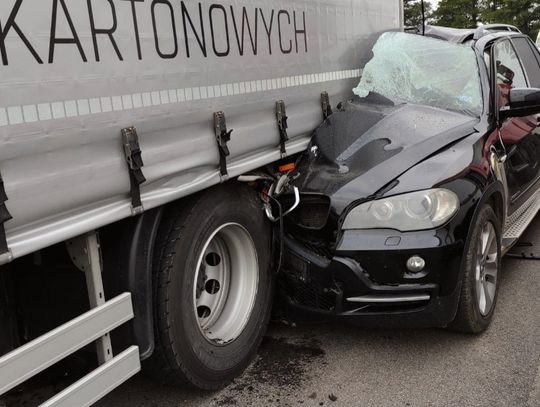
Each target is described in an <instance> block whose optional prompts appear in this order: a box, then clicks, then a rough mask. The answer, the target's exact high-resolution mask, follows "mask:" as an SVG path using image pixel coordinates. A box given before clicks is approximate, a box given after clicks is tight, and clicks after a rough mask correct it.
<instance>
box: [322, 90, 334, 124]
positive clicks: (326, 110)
mask: <svg viewBox="0 0 540 407" xmlns="http://www.w3.org/2000/svg"><path fill="white" fill-rule="evenodd" d="M321 108H322V112H323V117H324V120H326V119H328V117H330V116H332V114H333V112H332V106H331V105H330V97H329V96H328V92H323V93H321Z"/></svg>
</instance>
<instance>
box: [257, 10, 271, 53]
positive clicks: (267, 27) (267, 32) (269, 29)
mask: <svg viewBox="0 0 540 407" xmlns="http://www.w3.org/2000/svg"><path fill="white" fill-rule="evenodd" d="M259 11H260V12H261V13H260V14H261V18H262V21H263V24H264V29H265V31H266V35H267V36H268V52H269V53H270V55H272V26H273V24H274V10H272V14H270V26H268V24H266V19H265V18H264V14H263V11H262V8H260V9H259Z"/></svg>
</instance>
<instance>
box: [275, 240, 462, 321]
mask: <svg viewBox="0 0 540 407" xmlns="http://www.w3.org/2000/svg"><path fill="white" fill-rule="evenodd" d="M285 246H286V253H285V267H284V268H283V272H282V274H281V276H280V290H281V292H282V294H283V295H284V297H285V303H286V313H287V318H288V319H290V320H291V321H293V322H309V321H314V320H321V319H322V320H325V319H335V318H343V319H347V320H349V321H350V322H353V323H355V324H360V325H368V326H382V327H444V326H447V325H448V323H449V322H450V321H452V319H453V318H454V316H455V313H456V309H457V302H458V298H459V284H458V276H459V263H460V261H461V254H460V252H461V249H460V247H459V246H460V245H449V246H444V247H436V248H428V249H425V250H424V251H422V252H420V253H419V251H418V250H388V249H384V250H383V249H381V250H357V251H340V250H337V251H336V253H335V254H334V255H333V256H331V255H329V253H325V252H324V251H323V250H320V249H317V248H316V247H313V246H311V245H310V246H309V247H308V246H307V245H305V244H302V243H300V242H298V241H296V240H294V239H292V238H286V245H285ZM419 254H420V255H422V256H423V257H425V259H426V264H427V271H426V272H425V273H419V274H418V275H416V276H413V277H412V278H411V275H410V273H408V271H407V269H406V263H407V259H408V258H410V257H411V256H414V255H419Z"/></svg>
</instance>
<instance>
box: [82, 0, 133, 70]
mask: <svg viewBox="0 0 540 407" xmlns="http://www.w3.org/2000/svg"><path fill="white" fill-rule="evenodd" d="M86 1H87V4H88V15H89V17H90V30H91V31H92V41H93V42H94V53H95V55H96V61H97V62H99V61H100V59H99V49H98V43H97V36H98V35H106V36H107V37H109V40H110V41H111V44H112V46H113V48H114V50H115V52H116V55H117V56H118V59H119V60H120V61H123V60H124V58H122V54H121V53H120V50H119V49H118V45H117V44H116V41H115V39H114V37H113V34H114V32H115V31H116V28H117V27H118V20H117V18H116V8H115V7H114V3H113V1H112V0H102V1H107V2H108V3H109V5H110V7H111V13H112V18H113V26H112V27H111V28H96V22H95V21H94V12H93V10H92V1H94V0H86Z"/></svg>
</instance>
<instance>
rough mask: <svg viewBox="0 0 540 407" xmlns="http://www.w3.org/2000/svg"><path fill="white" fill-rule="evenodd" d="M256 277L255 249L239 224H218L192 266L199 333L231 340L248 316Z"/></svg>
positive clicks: (218, 340)
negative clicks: (194, 273)
mask: <svg viewBox="0 0 540 407" xmlns="http://www.w3.org/2000/svg"><path fill="white" fill-rule="evenodd" d="M258 280H259V267H258V261H257V251H256V249H255V245H254V243H253V240H252V239H251V236H250V235H249V233H248V231H247V230H246V229H245V228H244V227H243V226H241V225H239V224H234V223H231V224H226V225H223V226H221V227H220V228H218V229H217V230H216V231H215V232H214V233H213V234H212V235H211V236H210V238H209V239H208V240H207V241H206V243H205V245H204V247H203V250H202V253H201V255H200V257H199V261H198V264H197V269H196V276H195V284H194V293H193V294H194V295H193V297H194V298H193V299H194V312H195V316H196V318H197V322H198V324H199V328H200V330H201V333H202V334H203V336H204V337H205V338H206V339H207V340H209V341H211V342H213V343H216V344H226V343H229V342H232V341H233V340H235V339H236V338H237V337H238V336H239V335H240V334H241V333H242V331H243V329H244V328H245V326H246V324H247V322H248V321H249V319H250V316H251V312H252V309H253V305H254V303H255V297H256V294H257V288H258Z"/></svg>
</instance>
